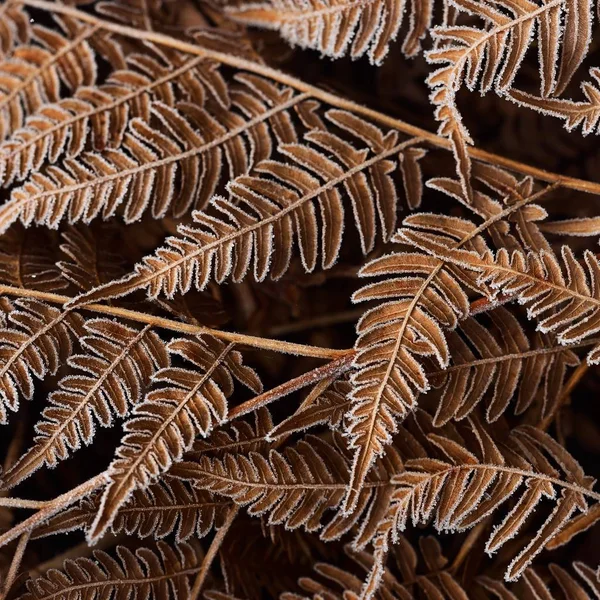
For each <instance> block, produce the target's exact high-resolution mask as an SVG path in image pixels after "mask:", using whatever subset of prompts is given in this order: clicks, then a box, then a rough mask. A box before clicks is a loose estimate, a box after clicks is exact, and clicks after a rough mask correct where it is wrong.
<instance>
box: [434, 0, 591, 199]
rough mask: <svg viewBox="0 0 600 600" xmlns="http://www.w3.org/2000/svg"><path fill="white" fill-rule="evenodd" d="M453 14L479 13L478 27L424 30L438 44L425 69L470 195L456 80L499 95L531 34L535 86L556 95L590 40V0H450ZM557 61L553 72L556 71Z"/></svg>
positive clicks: (465, 190)
mask: <svg viewBox="0 0 600 600" xmlns="http://www.w3.org/2000/svg"><path fill="white" fill-rule="evenodd" d="M452 5H453V6H454V7H455V8H456V9H458V11H460V12H464V13H467V14H469V15H475V16H476V17H479V18H481V20H482V21H483V22H484V24H485V26H483V27H476V26H465V25H461V26H455V25H452V26H445V27H436V28H434V29H432V35H433V37H434V39H436V40H438V42H440V43H439V44H438V45H437V46H436V47H435V48H434V49H433V50H431V51H429V52H428V53H427V59H428V61H429V62H430V63H433V64H435V65H441V66H440V67H439V68H438V69H437V70H436V71H434V72H433V73H431V75H430V76H429V78H428V84H429V86H430V87H431V89H432V94H431V100H432V102H433V104H434V105H435V106H436V117H437V119H438V120H439V121H440V123H441V125H440V130H439V132H440V134H441V135H445V136H447V137H449V138H450V139H451V141H452V144H453V148H454V153H455V157H456V161H457V171H458V174H459V176H460V179H461V183H462V186H463V193H464V194H465V197H467V198H468V199H470V198H471V195H472V190H471V188H470V181H469V180H470V175H471V160H470V158H469V155H468V145H469V144H472V143H473V141H472V139H471V137H470V135H469V133H468V131H467V129H466V127H465V126H464V124H463V123H462V119H461V116H460V113H459V111H458V109H457V106H456V93H457V92H458V90H459V89H460V88H461V86H462V85H466V86H467V87H468V88H469V89H471V90H474V89H479V90H480V91H481V92H482V93H485V92H487V91H489V90H490V89H491V88H492V87H494V88H495V89H496V90H497V91H498V92H499V93H504V92H506V91H507V90H509V89H510V87H511V85H512V82H513V79H514V78H515V76H516V74H517V72H518V70H519V67H520V66H521V63H522V61H523V59H524V57H525V54H526V53H527V50H528V49H529V48H530V45H531V37H532V35H533V34H534V32H537V44H538V48H539V62H540V78H541V84H540V86H541V91H542V95H543V96H544V97H546V96H549V95H551V94H560V93H562V91H564V89H565V87H566V86H567V84H568V83H569V81H570V80H571V78H572V76H573V74H574V73H575V71H576V69H577V67H578V66H579V65H580V64H581V62H582V60H583V59H584V57H585V55H586V53H587V50H588V47H589V44H590V40H591V22H592V3H591V1H590V0H551V1H550V2H545V3H542V4H538V3H536V2H532V1H531V0H518V1H517V2H504V1H500V2H498V3H496V4H495V5H494V6H492V5H490V4H489V3H487V2H479V1H472V0H453V2H452ZM557 66H558V73H557Z"/></svg>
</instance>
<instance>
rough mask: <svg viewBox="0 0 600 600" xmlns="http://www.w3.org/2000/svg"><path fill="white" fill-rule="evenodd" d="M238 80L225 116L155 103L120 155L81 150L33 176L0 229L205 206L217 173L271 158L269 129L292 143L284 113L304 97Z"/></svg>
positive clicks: (0, 213)
mask: <svg viewBox="0 0 600 600" xmlns="http://www.w3.org/2000/svg"><path fill="white" fill-rule="evenodd" d="M237 79H238V80H239V81H240V86H239V88H238V90H237V93H235V94H234V93H233V92H232V93H231V99H232V108H231V109H230V110H228V111H224V110H221V111H219V112H218V115H214V116H213V115H211V114H210V113H209V112H208V111H206V110H205V109H204V108H202V107H200V106H196V105H195V104H194V103H192V102H179V103H177V105H176V108H172V107H170V106H168V105H167V104H165V103H164V102H161V101H155V102H152V104H151V106H150V109H149V111H150V114H151V116H152V120H151V122H147V121H144V120H143V119H141V118H139V117H138V118H133V119H130V120H129V123H128V131H127V133H126V134H125V136H124V138H123V142H122V144H121V146H120V147H119V148H118V149H111V148H108V149H106V150H104V151H101V152H84V153H82V154H81V155H80V156H79V157H78V158H66V159H64V160H63V161H62V163H61V166H55V165H52V166H49V167H48V168H47V169H46V170H45V172H44V173H38V172H36V173H33V174H32V175H31V176H30V177H29V179H27V180H26V182H25V183H24V184H23V186H21V187H19V188H16V189H14V190H13V191H12V192H11V200H10V201H9V202H8V203H6V204H4V205H3V206H2V207H0V231H4V230H5V229H6V228H7V227H8V226H9V225H10V224H11V223H13V222H14V221H16V220H20V221H21V222H23V224H25V225H30V224H31V223H38V224H44V225H46V226H48V227H57V226H58V224H59V223H60V222H61V221H62V220H63V219H67V220H68V221H69V222H70V223H75V222H78V221H84V222H86V223H87V222H90V221H91V220H93V219H95V218H97V217H99V216H102V217H103V218H104V219H106V218H108V217H110V216H112V215H114V214H115V213H116V212H117V210H118V211H122V213H123V218H124V220H125V221H126V222H127V223H131V222H133V221H137V220H138V219H139V218H140V217H141V216H142V214H143V213H144V212H145V211H146V209H147V208H148V207H149V206H151V212H152V216H153V217H154V218H159V217H162V216H164V215H165V214H166V213H167V212H168V211H170V212H171V213H172V214H173V215H174V216H181V215H183V214H184V213H186V212H187V211H188V210H189V208H190V207H191V206H195V207H197V208H202V207H204V206H205V204H206V202H207V201H208V199H209V198H210V197H211V195H212V194H213V193H214V191H215V188H216V186H217V184H218V183H219V180H220V177H221V174H222V173H224V172H226V171H227V170H228V171H229V175H230V177H235V176H236V175H239V174H241V173H244V172H246V171H247V170H248V169H249V168H250V166H251V165H252V163H253V162H254V161H255V160H261V159H263V158H268V156H269V155H270V152H271V146H272V141H271V138H270V133H269V127H268V126H267V123H269V122H270V123H271V127H272V130H273V134H274V135H275V136H276V137H277V138H278V140H279V141H281V142H282V143H294V142H295V141H296V134H295V129H294V127H293V126H292V124H291V122H290V116H289V115H288V114H287V112H286V111H287V109H289V108H291V107H293V106H294V105H296V104H298V103H299V102H301V101H302V100H303V99H305V97H304V96H303V95H302V94H297V95H294V94H293V92H292V90H291V89H290V88H283V89H281V90H280V89H279V88H278V87H277V86H275V84H273V83H271V82H269V81H267V80H264V79H261V78H259V77H256V76H253V75H238V77H237ZM245 138H247V141H246V139H245ZM223 158H226V161H224V160H223ZM227 164H228V165H229V168H228V169H226V165H227Z"/></svg>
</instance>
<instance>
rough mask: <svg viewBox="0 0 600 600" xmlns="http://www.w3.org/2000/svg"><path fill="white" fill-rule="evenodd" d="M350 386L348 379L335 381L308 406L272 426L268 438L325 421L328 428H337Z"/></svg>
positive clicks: (346, 406)
mask: <svg viewBox="0 0 600 600" xmlns="http://www.w3.org/2000/svg"><path fill="white" fill-rule="evenodd" d="M351 389H352V386H351V385H350V383H349V382H348V381H336V382H335V383H334V384H333V386H331V388H329V389H327V390H325V391H324V392H323V393H322V394H321V395H320V396H319V397H318V398H317V399H316V400H315V401H314V402H313V403H312V404H310V406H306V407H304V408H303V407H301V408H300V409H298V410H297V411H296V412H295V413H294V414H293V415H291V416H289V417H288V418H287V419H285V420H283V421H282V422H281V423H279V424H278V425H276V426H275V427H273V428H272V429H271V430H270V431H269V432H268V434H269V439H271V440H275V439H277V438H280V437H282V436H287V435H290V434H292V433H295V432H297V431H306V430H307V429H310V428H311V427H315V426H316V425H321V424H323V423H326V424H327V426H328V427H329V428H330V429H334V430H336V429H339V428H340V427H341V425H342V420H343V418H344V415H345V413H346V412H347V410H348V405H349V403H350V400H349V395H350V391H351Z"/></svg>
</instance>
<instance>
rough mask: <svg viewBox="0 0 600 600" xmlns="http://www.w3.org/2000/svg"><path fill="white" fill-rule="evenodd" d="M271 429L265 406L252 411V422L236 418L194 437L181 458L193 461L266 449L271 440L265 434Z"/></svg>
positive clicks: (271, 425)
mask: <svg viewBox="0 0 600 600" xmlns="http://www.w3.org/2000/svg"><path fill="white" fill-rule="evenodd" d="M272 429H273V419H272V418H271V413H270V412H269V409H268V408H267V407H266V406H262V407H260V408H259V409H258V410H256V411H255V412H254V424H250V423H248V422H247V421H241V420H236V421H234V422H232V423H229V424H228V425H225V426H224V427H220V428H219V429H214V430H213V431H212V433H211V434H210V435H209V436H208V437H206V438H202V437H199V438H196V439H195V440H194V443H193V445H192V447H191V449H190V450H189V451H188V452H186V453H185V454H184V456H183V460H188V461H195V460H199V459H200V458H201V457H202V456H209V457H219V458H220V457H222V456H223V455H225V454H248V453H249V452H261V451H263V450H266V449H267V448H268V447H269V446H270V444H271V442H270V441H268V440H267V435H268V434H269V432H270V431H271V430H272Z"/></svg>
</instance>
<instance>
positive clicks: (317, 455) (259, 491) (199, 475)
mask: <svg viewBox="0 0 600 600" xmlns="http://www.w3.org/2000/svg"><path fill="white" fill-rule="evenodd" d="M348 471H349V460H348V457H347V456H346V455H345V454H344V453H342V452H341V451H340V450H339V449H338V448H336V447H334V446H333V445H331V444H330V443H328V442H325V441H324V440H322V439H320V438H317V437H314V436H307V437H305V438H304V439H303V440H302V441H300V442H298V444H296V445H295V446H293V447H290V448H286V449H285V450H284V451H283V452H279V451H277V450H270V451H269V452H268V453H267V452H265V453H264V454H259V453H256V452H251V453H250V454H248V455H247V456H245V455H233V454H227V455H225V456H224V457H223V458H222V459H211V458H209V457H207V456H200V457H199V459H198V461H197V462H189V461H188V462H181V463H178V464H176V465H174V467H173V468H172V470H171V474H172V475H173V476H174V477H179V478H182V479H184V480H187V481H191V482H192V483H193V485H194V486H195V487H198V488H200V489H203V490H208V491H210V492H213V493H216V494H220V495H223V496H226V497H227V498H231V499H232V500H233V501H234V502H235V503H236V504H239V505H241V506H247V507H248V512H249V514H250V515H253V516H257V515H264V516H265V517H268V523H269V524H270V525H281V524H284V525H285V527H286V528H287V529H296V528H298V527H304V528H305V529H306V530H308V531H318V530H320V529H322V528H323V523H322V520H323V517H324V513H325V512H326V511H328V510H332V509H335V508H337V507H338V506H339V505H340V503H341V501H342V499H343V498H344V495H345V493H346V486H347V481H348ZM379 477H380V474H379V473H374V474H373V476H372V477H371V478H370V480H369V482H368V483H367V485H366V486H365V489H364V490H363V493H362V497H361V499H360V500H361V501H360V507H361V510H360V511H359V512H361V513H362V512H363V511H364V509H365V508H366V506H367V505H368V503H369V500H370V499H371V497H372V493H373V491H375V492H377V488H379V487H381V486H383V485H384V484H385V483H386V482H385V480H383V481H382V480H381V479H379ZM371 488H375V489H374V490H373V489H371ZM374 501H375V503H377V498H375V500H374ZM358 516H359V515H356V516H354V517H353V518H352V519H351V520H350V521H348V519H346V518H344V517H343V516H341V515H338V516H337V517H336V518H334V520H333V521H331V522H330V523H328V524H327V527H325V529H324V531H323V534H322V537H324V538H325V539H335V538H336V537H339V535H341V534H342V533H344V532H345V531H347V529H349V528H350V527H351V526H352V525H353V524H354V523H356V521H357V519H358ZM334 532H335V533H334Z"/></svg>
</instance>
